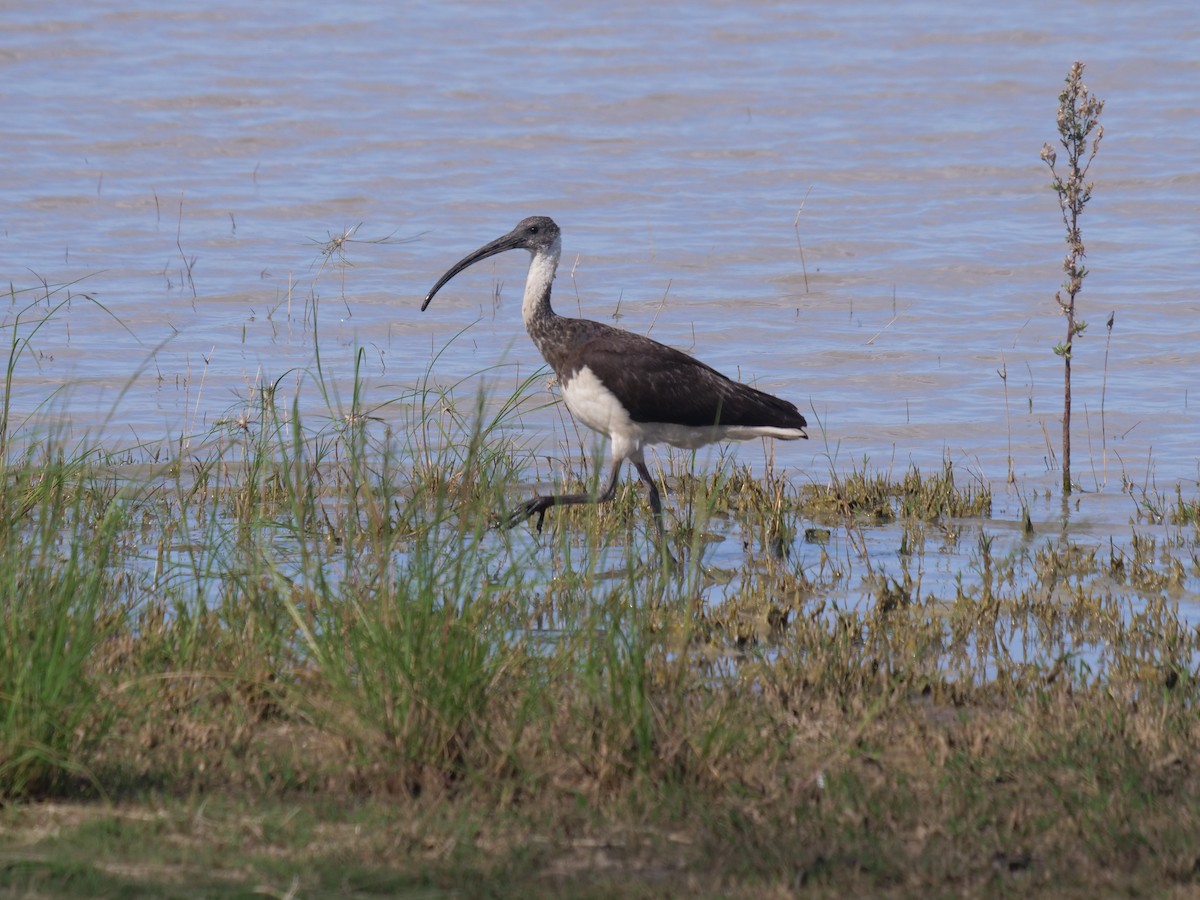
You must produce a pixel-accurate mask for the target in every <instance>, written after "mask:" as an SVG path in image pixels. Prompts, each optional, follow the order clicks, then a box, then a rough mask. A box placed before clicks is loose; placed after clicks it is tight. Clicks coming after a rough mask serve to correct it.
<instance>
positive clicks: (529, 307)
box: [521, 240, 562, 325]
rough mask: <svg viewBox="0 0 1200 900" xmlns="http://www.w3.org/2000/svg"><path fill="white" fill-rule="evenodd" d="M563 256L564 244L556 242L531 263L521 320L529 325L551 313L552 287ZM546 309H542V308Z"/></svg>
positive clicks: (534, 256) (535, 256)
mask: <svg viewBox="0 0 1200 900" xmlns="http://www.w3.org/2000/svg"><path fill="white" fill-rule="evenodd" d="M561 255H562V243H561V242H560V241H558V240H555V242H554V246H553V247H551V248H550V250H549V251H548V252H546V253H540V252H539V253H535V254H534V255H533V259H532V260H530V262H529V275H528V277H526V279H525V299H524V301H523V302H522V303H521V318H522V319H524V320H525V324H526V325H528V324H529V322H530V320H531V319H533V318H534V317H535V316H536V315H537V314H538V313H545V312H549V311H550V285H551V284H552V283H553V282H554V273H555V272H556V271H557V270H558V258H559V256H561ZM543 306H544V307H545V309H542V307H543Z"/></svg>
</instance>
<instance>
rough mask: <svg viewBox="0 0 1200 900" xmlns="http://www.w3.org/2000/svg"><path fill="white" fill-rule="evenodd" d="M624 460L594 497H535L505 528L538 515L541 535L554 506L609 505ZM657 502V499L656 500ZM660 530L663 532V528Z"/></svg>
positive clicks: (516, 511) (512, 515) (513, 514)
mask: <svg viewBox="0 0 1200 900" xmlns="http://www.w3.org/2000/svg"><path fill="white" fill-rule="evenodd" d="M623 462H625V460H624V459H617V460H615V461H614V462H613V467H612V474H611V475H609V478H608V486H607V487H606V488H605V489H604V490H603V491H601V492H600V493H599V494H597V495H596V496H595V497H593V496H592V495H591V494H553V495H551V496H549V497H534V498H533V499H532V500H526V501H525V502H524V503H522V504H521V505H520V506H518V507H517V508H516V509H514V510H513V511H512V512H511V513H509V514H508V516H506V517H505V519H504V527H505V528H512V527H514V526H516V525H519V524H521V523H522V522H524V521H525V520H526V519H528V518H529V517H530V516H534V515H536V516H537V517H538V520H537V530H538V532H539V533H540V532H541V530H542V523H543V522H544V521H545V519H546V510H548V509H549V508H550V507H552V506H571V505H573V504H579V503H607V502H608V501H609V500H611V499H612V498H613V497H615V496H617V478H618V477H619V476H620V474H621V463H623ZM655 502H657V498H656V500H655ZM659 527H660V530H661V526H659Z"/></svg>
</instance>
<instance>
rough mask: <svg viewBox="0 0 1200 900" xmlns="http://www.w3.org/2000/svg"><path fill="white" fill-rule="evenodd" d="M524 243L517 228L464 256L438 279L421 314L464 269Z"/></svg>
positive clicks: (427, 296) (426, 298) (427, 295)
mask: <svg viewBox="0 0 1200 900" xmlns="http://www.w3.org/2000/svg"><path fill="white" fill-rule="evenodd" d="M523 241H524V236H523V235H521V234H520V233H519V232H518V230H517V229H516V228H514V229H513V230H512V231H510V232H509V233H508V234H506V235H504V236H503V237H498V238H496V239H495V240H494V241H489V242H488V243H486V244H484V245H483V246H482V247H480V248H479V249H478V250H476V251H475V252H474V253H469V254H467V255H466V256H464V257H463V258H462V259H460V260H459V261H458V262H456V263H455V264H454V265H453V266H451V267H450V269H449V271H447V272H446V274H445V275H443V276H442V277H441V278H439V279H438V281H437V284H435V285H434V286H433V289H432V290H430V292H429V293H428V294H426V295H425V302H424V303H422V304H421V312H425V310H426V308H427V307H428V306H429V304H430V302H431V301H432V300H433V295H434V294H436V293H437V292H438V291H440V290H441V289H442V287H443V285H445V284H446V282H447V281H449V280H450V279H451V278H453V277H454V276H455V275H457V274H458V273H459V272H461V271H462V270H463V269H465V268H467V267H468V266H473V265H475V263H477V262H479V261H480V260H482V259H487V258H488V257H489V256H495V255H496V254H497V253H503V252H504V251H505V250H515V249H517V248H518V247H523V246H524V243H523Z"/></svg>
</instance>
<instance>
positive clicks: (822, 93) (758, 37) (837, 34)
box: [0, 0, 1200, 602]
mask: <svg viewBox="0 0 1200 900" xmlns="http://www.w3.org/2000/svg"><path fill="white" fill-rule="evenodd" d="M428 7H429V8H427V9H420V10H417V9H413V10H408V11H401V8H400V7H398V6H397V5H395V4H388V3H379V2H369V3H359V4H346V5H334V4H316V3H311V4H300V5H296V4H283V3H263V4H238V5H234V4H230V3H210V4H203V5H197V4H190V3H189V4H184V3H166V4H164V3H162V2H159V0H155V2H154V3H150V2H137V0H130V2H125V3H115V4H104V5H103V8H101V5H92V4H77V3H65V2H60V0H48V2H43V3H39V4H13V3H6V4H4V5H3V6H2V7H0V98H2V99H0V111H2V113H3V120H2V121H3V126H2V127H0V148H2V151H3V153H2V157H0V158H2V159H3V165H2V166H0V275H3V277H4V278H5V279H6V281H7V282H9V283H11V285H12V287H13V290H14V291H15V292H17V293H16V295H15V296H14V297H13V298H12V299H11V301H10V302H9V303H7V304H6V305H5V306H4V307H3V322H4V324H6V325H11V324H12V322H13V320H14V317H15V316H16V313H17V311H18V310H19V309H21V308H22V307H24V306H25V305H26V304H27V303H29V302H30V301H32V300H33V299H34V298H35V296H38V295H40V294H41V293H42V289H41V288H40V287H39V286H40V285H42V284H43V283H46V284H49V285H52V286H53V285H64V284H68V283H72V284H73V287H71V288H70V291H72V292H74V293H75V294H77V295H78V294H87V295H89V296H90V297H92V298H94V299H95V300H96V301H98V302H99V303H102V304H103V305H104V307H106V308H107V310H108V311H109V312H111V314H112V316H109V315H108V314H107V313H105V311H104V310H102V309H100V308H99V307H98V306H96V305H93V304H91V303H88V302H86V301H84V300H82V299H81V298H80V297H78V296H77V297H76V299H75V300H73V301H72V302H71V304H70V307H69V311H68V312H67V314H65V315H60V316H58V317H57V318H55V320H54V321H53V322H51V323H50V324H49V325H48V326H47V327H46V328H45V329H43V330H42V331H41V332H39V333H38V335H37V336H36V340H35V341H34V343H33V345H32V347H31V352H30V354H29V355H28V357H27V358H26V360H25V361H24V362H23V363H22V365H21V366H20V368H19V370H18V373H17V384H16V385H15V386H14V390H13V396H12V398H11V399H12V402H13V404H14V408H15V409H16V410H17V411H18V412H19V413H21V414H23V415H24V414H34V413H38V414H39V415H42V416H43V417H44V416H45V415H46V414H47V411H49V412H51V413H53V417H54V418H56V419H59V420H65V421H66V422H68V423H69V424H70V426H71V427H72V428H73V429H75V430H76V431H80V430H86V429H90V430H92V431H93V432H99V433H100V434H101V435H102V436H103V438H104V440H105V441H106V442H108V443H110V444H113V445H121V444H133V443H135V442H139V441H145V442H151V443H153V442H155V441H159V440H162V439H177V438H179V437H181V436H184V435H187V434H203V433H205V432H206V431H207V430H208V429H210V428H211V427H212V425H213V423H214V422H215V421H217V420H218V419H220V418H221V417H222V416H224V415H226V414H227V413H229V412H230V411H234V412H236V410H237V409H238V408H239V404H240V402H241V401H240V399H239V398H241V397H244V396H245V395H246V394H247V392H248V386H249V385H253V384H256V383H258V382H259V381H260V380H261V379H266V380H267V381H271V380H274V379H276V378H279V377H280V376H283V375H284V374H285V373H287V372H289V371H291V370H293V369H296V368H305V367H312V366H313V365H314V361H315V354H314V340H313V329H312V327H311V323H309V322H306V321H305V315H304V313H305V311H306V310H307V309H309V308H310V307H311V303H312V299H313V298H314V296H315V297H316V298H317V300H318V301H319V303H318V306H317V309H318V317H319V318H318V328H317V332H318V334H319V336H320V341H321V361H322V364H323V367H324V371H325V373H326V375H327V376H328V377H331V378H334V379H336V380H339V381H340V382H341V383H342V384H347V383H348V382H349V379H350V376H351V374H352V372H353V359H354V354H355V351H356V349H357V348H359V347H364V348H366V349H367V353H366V357H365V362H366V367H367V371H366V375H367V377H368V379H369V381H370V384H371V391H372V397H373V398H374V399H377V400H378V401H382V400H384V399H386V398H387V397H390V396H395V395H397V394H398V393H399V392H400V391H401V390H402V389H403V388H404V387H407V386H409V385H411V384H413V383H414V382H415V381H416V380H417V379H418V378H419V377H420V376H421V374H422V373H423V372H424V371H425V370H426V368H427V367H428V366H429V365H430V363H431V360H432V359H433V357H434V355H435V353H437V352H438V351H441V350H443V348H445V352H444V353H442V355H441V356H440V357H439V358H438V359H437V362H436V365H435V367H434V369H433V377H434V378H435V379H436V380H439V381H442V382H445V383H453V382H456V381H458V380H460V379H462V378H463V377H464V376H467V375H470V374H471V373H473V372H475V371H477V370H480V369H483V368H485V367H487V366H489V365H491V364H493V363H494V362H497V361H505V362H509V363H513V364H515V365H514V367H513V368H514V370H515V373H514V375H513V376H512V377H513V378H515V377H517V376H518V375H523V374H527V373H529V372H531V371H533V370H534V369H536V367H537V366H539V365H540V364H541V361H540V359H539V358H538V357H537V354H536V351H535V350H534V348H533V347H532V345H531V344H530V343H529V342H528V340H527V338H526V337H525V336H524V334H523V333H522V330H521V325H520V321H519V311H518V305H519V297H520V285H521V282H522V279H523V276H524V267H525V262H526V260H525V259H524V256H523V254H521V255H518V254H511V255H509V256H508V257H501V258H499V259H497V260H495V261H494V263H493V262H489V263H487V264H483V265H481V266H479V267H477V268H476V269H474V270H472V271H470V272H468V273H464V274H463V275H460V276H459V278H458V279H456V281H455V282H454V283H453V284H452V285H451V286H450V287H449V288H448V289H447V290H446V291H444V292H443V293H442V294H441V295H439V297H438V298H437V301H436V302H435V304H434V305H433V306H432V307H431V309H430V310H429V311H428V312H427V313H425V314H421V313H420V312H419V305H420V299H421V298H422V297H423V295H424V293H425V292H426V291H427V290H428V288H429V287H430V286H431V285H432V283H433V281H434V280H435V279H436V278H437V276H438V275H440V274H441V273H442V271H444V269H445V268H446V267H447V266H448V265H449V264H450V263H452V262H453V261H455V260H457V259H458V258H459V257H460V256H462V255H463V254H464V253H465V252H466V251H468V250H471V249H473V248H474V247H476V246H477V245H479V244H481V243H483V242H484V241H485V240H488V239H490V238H492V237H495V236H496V235H498V234H500V233H502V232H503V231H506V230H507V229H508V228H510V227H511V226H512V225H513V224H514V223H515V222H516V221H517V220H518V219H519V218H521V217H522V216H525V215H527V214H531V213H543V214H548V215H551V216H553V217H554V218H555V219H556V220H557V221H558V222H559V224H560V225H561V226H562V228H563V230H564V233H565V243H564V249H565V255H564V267H563V270H562V271H561V272H560V276H559V280H558V291H557V294H556V296H557V298H558V299H557V303H558V306H559V308H560V310H562V311H564V312H571V313H582V314H583V315H586V316H591V317H595V318H604V319H607V318H608V317H610V316H612V315H613V314H614V312H615V311H617V310H618V308H619V312H620V323H621V325H622V326H623V327H626V328H629V329H632V330H637V331H642V332H650V333H652V334H653V336H654V337H656V338H658V339H659V340H662V341H665V342H668V343H671V344H674V345H676V346H679V347H681V348H683V349H686V350H689V351H692V352H694V353H696V354H697V355H698V356H700V357H701V358H702V359H704V360H705V361H707V362H709V363H710V364H712V365H714V366H716V367H717V368H719V369H722V370H723V371H726V372H727V373H730V374H736V375H739V376H740V377H742V378H743V379H748V380H753V381H755V382H756V383H757V384H758V385H759V386H761V387H764V388H766V389H768V390H771V391H773V392H776V393H778V394H780V395H782V396H785V397H788V398H790V399H792V400H794V401H796V402H797V403H798V404H799V405H800V406H801V408H802V409H804V410H806V411H810V410H811V412H812V413H813V414H812V415H810V419H811V420H814V421H819V423H820V424H819V426H818V427H816V428H814V429H812V432H813V438H814V439H813V440H812V441H810V442H809V443H808V444H806V445H803V446H797V445H795V444H790V445H785V446H780V447H778V448H776V465H777V466H784V467H786V468H787V469H788V470H789V471H791V472H794V473H795V475H796V477H797V478H799V479H814V480H823V479H824V478H825V477H827V473H828V472H829V470H830V467H831V464H832V465H833V466H834V467H835V468H837V469H845V468H846V467H848V466H850V465H853V464H859V465H861V464H862V461H863V460H864V458H865V459H869V460H870V465H871V467H875V468H886V467H891V466H894V467H895V468H896V469H897V470H898V471H902V470H903V469H904V468H905V467H907V466H908V465H909V464H910V463H916V464H917V465H919V466H921V467H922V468H925V467H929V466H933V467H937V466H940V464H941V461H942V459H943V458H944V457H945V456H947V455H949V456H950V457H952V458H953V459H954V460H955V462H956V463H957V464H958V465H960V466H961V467H963V468H964V469H965V470H966V471H967V472H969V473H971V475H972V476H974V477H978V478H980V479H986V480H988V481H991V482H992V483H993V484H994V485H995V487H996V492H997V509H996V514H997V516H998V517H999V518H1000V519H1001V520H1003V519H1006V518H1007V519H1015V518H1016V517H1017V511H1019V509H1020V506H1021V503H1022V501H1023V499H1027V498H1028V497H1029V496H1031V495H1032V494H1033V493H1034V492H1035V491H1036V490H1037V489H1043V490H1044V489H1045V488H1046V487H1051V488H1053V487H1054V486H1055V485H1056V484H1057V481H1058V479H1059V476H1058V473H1057V471H1056V470H1055V468H1054V465H1053V462H1052V460H1051V458H1050V456H1051V451H1050V449H1049V448H1050V447H1051V446H1053V447H1055V448H1057V445H1058V438H1059V432H1060V425H1059V416H1060V414H1061V363H1060V361H1059V360H1058V358H1057V357H1056V356H1054V354H1053V353H1052V352H1051V348H1052V346H1053V345H1054V344H1055V343H1057V342H1058V341H1059V340H1061V339H1062V336H1063V335H1062V332H1063V330H1064V327H1065V326H1064V323H1063V320H1062V319H1061V317H1060V316H1059V315H1058V314H1057V312H1056V308H1055V305H1054V301H1053V295H1054V291H1055V289H1056V287H1057V285H1058V284H1059V282H1060V281H1061V271H1060V264H1061V260H1062V254H1063V251H1064V249H1065V248H1064V243H1063V234H1062V231H1063V229H1062V224H1061V222H1060V221H1059V218H1058V209H1057V205H1056V202H1055V200H1054V197H1053V195H1052V193H1050V191H1049V188H1048V183H1049V179H1048V173H1047V171H1046V169H1045V167H1044V165H1043V164H1042V163H1041V161H1040V160H1039V157H1038V154H1039V150H1040V148H1041V146H1042V143H1043V142H1044V141H1046V140H1052V139H1054V138H1055V135H1056V131H1055V126H1054V111H1055V108H1056V104H1057V93H1058V91H1059V89H1060V87H1061V84H1062V80H1063V78H1064V76H1065V74H1066V71H1067V69H1068V67H1069V66H1070V64H1071V62H1072V61H1073V60H1075V59H1081V60H1083V61H1085V62H1086V63H1087V64H1088V79H1087V80H1088V84H1089V86H1090V87H1091V88H1092V89H1093V90H1094V91H1096V93H1098V94H1099V96H1101V97H1103V98H1104V99H1105V100H1106V101H1107V106H1106V108H1105V112H1104V118H1103V121H1104V125H1105V129H1106V133H1105V137H1104V141H1103V144H1102V146H1101V150H1100V156H1099V158H1098V160H1097V161H1096V163H1095V166H1094V168H1093V171H1092V175H1093V177H1094V179H1095V181H1096V191H1095V196H1094V199H1093V202H1092V204H1091V205H1090V206H1089V207H1088V209H1087V212H1086V214H1085V218H1084V220H1083V229H1084V238H1085V241H1086V243H1087V246H1088V259H1089V263H1090V267H1091V274H1090V276H1089V277H1088V280H1087V283H1086V288H1085V292H1084V294H1083V295H1082V298H1081V307H1082V315H1083V318H1085V319H1087V320H1089V321H1090V322H1091V328H1090V329H1089V331H1088V332H1087V335H1086V337H1085V338H1083V339H1082V340H1081V341H1080V342H1079V343H1078V344H1077V349H1076V363H1075V366H1076V367H1075V396H1076V401H1075V402H1076V410H1077V419H1076V421H1075V435H1076V438H1075V446H1076V451H1075V473H1076V475H1077V478H1078V479H1079V480H1080V482H1081V483H1082V485H1083V487H1084V488H1086V489H1088V490H1090V491H1095V492H1096V493H1094V494H1089V495H1085V497H1084V499H1083V502H1082V504H1081V505H1080V507H1079V509H1078V510H1077V513H1076V524H1075V527H1076V528H1078V529H1079V531H1080V533H1083V534H1088V533H1094V534H1095V535H1096V537H1097V539H1102V538H1103V537H1104V536H1105V535H1109V534H1112V533H1120V534H1124V535H1127V532H1128V525H1127V523H1128V521H1129V519H1130V517H1131V515H1132V514H1133V511H1134V504H1133V502H1132V500H1131V498H1130V495H1129V494H1128V493H1122V487H1123V486H1125V487H1127V488H1128V487H1129V486H1132V491H1133V493H1134V494H1136V492H1137V491H1139V490H1142V489H1150V488H1153V487H1155V486H1157V487H1158V488H1160V489H1167V488H1169V486H1172V485H1174V484H1175V483H1178V482H1182V483H1183V484H1184V493H1185V496H1194V495H1195V493H1196V486H1197V479H1198V477H1200V466H1198V452H1200V451H1198V450H1197V447H1198V446H1200V441H1198V438H1200V397H1197V395H1196V390H1195V388H1196V384H1197V373H1198V372H1200V291H1198V290H1197V288H1196V287H1195V281H1196V273H1195V260H1196V257H1197V250H1198V249H1200V131H1198V126H1197V123H1196V110H1197V108H1200V54H1197V52H1196V49H1197V47H1198V46H1200V11H1197V8H1196V7H1195V5H1194V4H1193V3H1191V2H1183V0H1178V2H1163V3H1155V4H1153V5H1152V6H1150V7H1144V6H1141V5H1138V4H1124V3H1117V2H1091V3H1082V2H1064V3H1060V4H1055V5H1053V7H1048V6H1047V5H1045V4H1042V3H1033V2H1023V0H1019V2H1017V3H1015V4H1004V5H1000V4H980V3H967V4H938V3H924V2H918V0H909V2H900V3H867V2H847V3H841V4H836V5H835V4H777V3H765V2H738V3H722V2H706V3H701V4H690V5H686V6H683V5H679V6H672V5H662V6H655V5H653V4H651V5H646V4H615V5H614V4H599V3H586V2H582V3H580V2H571V0H568V2H556V3H550V2H529V3H518V4H516V5H513V4H483V3H442V4H428ZM1002 7H1003V8H1002ZM1060 155H1061V154H1060ZM355 227H357V230H356V231H355V232H354V237H355V238H356V241H355V242H350V243H347V244H346V245H345V246H344V254H345V259H344V262H345V265H341V264H340V263H341V262H342V261H341V260H340V259H339V257H338V256H336V255H335V256H333V257H331V258H329V259H325V258H324V257H323V256H322V253H321V244H322V242H325V241H326V240H328V239H329V238H330V237H331V236H335V235H338V234H341V233H344V232H345V230H346V229H349V228H355ZM385 239H386V240H385ZM408 239H412V240H411V241H409V240H408ZM376 241H378V242H376ZM189 267H190V271H189ZM497 282H502V283H503V286H502V289H501V291H500V303H499V304H498V305H495V304H494V303H493V287H494V286H495V284H496V283H497ZM66 296H67V293H66V290H65V289H64V290H62V291H60V292H59V293H57V294H55V295H54V297H55V299H63V298H65V297H66ZM1112 312H1115V324H1114V328H1113V330H1112V334H1111V340H1109V338H1108V336H1107V335H1106V331H1105V328H1104V323H1105V320H1106V319H1107V318H1108V316H1109V314H1110V313H1112ZM118 319H119V323H118V321H117V320H118ZM468 326H469V328H468V331H467V332H466V334H464V335H463V336H461V337H459V338H458V339H457V340H455V341H453V342H452V343H450V346H449V347H448V348H446V344H447V342H449V341H450V340H451V338H452V337H453V336H454V335H455V334H456V333H457V332H459V331H460V330H461V329H463V328H464V327H468ZM1000 370H1004V371H1006V372H1007V383H1006V384H1005V382H1002V381H1001V378H1000V377H999V375H998V371H1000ZM64 385H65V386H67V390H66V392H65V393H63V394H59V395H56V396H54V397H53V399H52V400H51V402H50V403H49V405H48V406H46V407H41V408H40V409H39V405H40V404H42V403H43V401H45V400H46V399H47V398H48V397H50V396H51V393H52V391H54V390H56V389H58V388H59V387H61V386H64ZM1006 387H1007V396H1006V391H1005V388H1006ZM502 388H503V384H500V385H498V386H497V389H498V390H499V389H502ZM301 403H302V408H305V409H306V411H309V412H311V413H313V414H320V413H327V412H328V407H326V406H325V405H324V402H323V400H322V398H321V397H320V396H319V394H318V392H316V391H315V390H309V391H302V395H301ZM558 423H559V417H558V416H557V415H556V414H552V413H547V414H546V416H545V418H544V420H527V425H528V427H529V431H530V434H529V440H530V441H531V442H544V443H545V444H546V445H547V446H548V447H555V446H557V445H558V444H559V443H561V442H564V441H573V440H574V437H573V432H567V433H564V432H563V431H562V429H561V426H560V425H559V424H558ZM1047 436H1048V437H1047ZM740 453H741V457H742V458H743V459H749V460H761V459H762V455H763V451H762V449H761V447H760V446H759V445H758V444H750V445H746V446H745V447H744V448H742V449H741V451H740ZM1010 456H1011V458H1012V463H1013V468H1014V471H1015V474H1016V477H1017V487H1016V488H1007V487H1006V486H1005V476H1006V474H1007V471H1008V465H1009V463H1008V460H1009V457H1010ZM1045 515H1046V516H1047V517H1052V515H1053V514H1052V513H1051V512H1049V511H1048V510H1047V511H1045ZM1193 600H1194V598H1193ZM1189 602H1191V601H1189Z"/></svg>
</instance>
